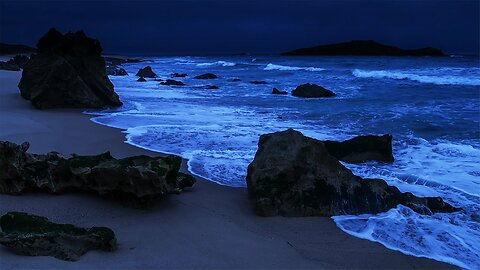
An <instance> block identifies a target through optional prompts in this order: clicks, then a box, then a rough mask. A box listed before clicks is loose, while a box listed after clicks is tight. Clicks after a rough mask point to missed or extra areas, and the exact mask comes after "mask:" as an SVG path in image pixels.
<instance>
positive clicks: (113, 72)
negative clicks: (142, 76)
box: [106, 66, 128, 76]
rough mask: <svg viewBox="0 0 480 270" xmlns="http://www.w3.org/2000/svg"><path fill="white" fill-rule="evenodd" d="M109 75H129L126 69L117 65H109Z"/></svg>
mask: <svg viewBox="0 0 480 270" xmlns="http://www.w3.org/2000/svg"><path fill="white" fill-rule="evenodd" d="M106 70H107V75H112V76H127V75H128V73H127V71H126V70H125V69H123V68H119V67H116V66H107V68H106Z"/></svg>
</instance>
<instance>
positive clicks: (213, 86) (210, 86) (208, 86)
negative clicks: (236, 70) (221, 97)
mask: <svg viewBox="0 0 480 270" xmlns="http://www.w3.org/2000/svg"><path fill="white" fill-rule="evenodd" d="M205 89H208V90H215V89H218V86H216V85H205Z"/></svg>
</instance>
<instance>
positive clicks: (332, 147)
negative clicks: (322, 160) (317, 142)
mask: <svg viewBox="0 0 480 270" xmlns="http://www.w3.org/2000/svg"><path fill="white" fill-rule="evenodd" d="M323 143H324V144H325V147H326V148H327V150H328V152H329V153H330V155H332V156H334V157H335V158H337V159H339V160H341V161H344V162H347V163H361V162H365V161H370V160H374V161H380V162H393V160H394V159H393V154H392V135H383V136H374V135H367V136H358V137H355V138H353V139H350V140H346V141H343V142H336V141H323Z"/></svg>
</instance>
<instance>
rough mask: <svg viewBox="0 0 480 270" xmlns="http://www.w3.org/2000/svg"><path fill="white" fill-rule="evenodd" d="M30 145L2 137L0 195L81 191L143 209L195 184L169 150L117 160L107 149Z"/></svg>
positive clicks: (180, 160) (179, 160)
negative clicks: (72, 151) (77, 151)
mask: <svg viewBox="0 0 480 270" xmlns="http://www.w3.org/2000/svg"><path fill="white" fill-rule="evenodd" d="M28 146H29V145H28V144H22V145H16V144H14V143H11V142H0V193H1V194H13V195H19V194H22V193H25V192H30V191H32V192H36V191H38V192H48V193H54V194H61V193H66V192H71V191H84V192H90V193H96V194H98V195H100V196H103V197H107V198H111V199H114V200H117V201H120V202H121V203H123V204H126V205H129V206H133V207H139V208H145V207H148V206H150V205H151V204H152V203H153V202H154V201H155V200H156V199H157V198H163V197H166V196H168V195H169V194H172V193H179V192H180V191H181V190H183V189H184V188H186V187H190V186H192V185H193V184H194V183H195V178H193V177H192V176H189V175H185V174H182V173H179V169H180V164H181V162H182V159H181V158H180V157H177V156H173V155H169V156H165V157H155V158H153V157H148V156H133V157H128V158H124V159H115V158H113V157H112V156H111V155H110V153H109V152H106V153H103V154H100V155H97V156H77V155H75V156H72V157H70V158H68V159H65V158H63V157H61V156H59V155H58V154H57V153H53V152H52V153H48V154H41V155H37V154H30V153H27V152H26V150H27V149H28Z"/></svg>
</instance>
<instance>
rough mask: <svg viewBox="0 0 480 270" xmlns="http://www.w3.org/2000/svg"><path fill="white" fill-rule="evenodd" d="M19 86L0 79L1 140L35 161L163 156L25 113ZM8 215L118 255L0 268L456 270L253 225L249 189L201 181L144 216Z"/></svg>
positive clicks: (16, 203)
mask: <svg viewBox="0 0 480 270" xmlns="http://www.w3.org/2000/svg"><path fill="white" fill-rule="evenodd" d="M20 77H21V72H9V71H0V140H9V141H13V142H16V143H21V142H23V141H29V142H30V145H31V147H30V150H29V151H30V152H32V153H43V152H48V151H57V152H59V153H61V154H62V155H65V156H68V155H69V154H71V153H77V154H82V155H83V154H98V153H100V152H103V151H111V153H112V155H113V156H115V157H126V156H131V155H138V154H147V155H161V154H160V153H154V152H150V151H146V150H143V149H139V148H136V147H133V146H131V145H128V144H125V143H124V140H125V138H124V134H122V133H121V131H120V130H118V129H113V128H109V127H104V126H100V125H97V124H94V123H93V122H91V121H90V120H89V118H90V116H88V115H84V114H82V113H81V110H47V111H39V110H36V109H34V108H32V106H31V105H30V102H28V101H25V100H23V99H22V98H21V97H20V95H19V92H18V89H17V86H16V85H17V84H18V81H19V80H20ZM8 211H26V212H29V213H33V214H38V215H42V216H46V217H48V218H50V219H51V220H53V221H55V222H61V223H72V224H75V225H77V226H84V227H90V226H108V227H110V228H112V229H113V230H114V231H115V233H116V235H117V239H118V250H116V251H115V252H111V253H108V252H98V251H91V252H89V253H87V254H86V255H84V256H83V257H82V258H81V259H80V260H79V261H77V262H65V261H61V260H58V259H55V258H51V257H27V256H17V255H15V254H13V253H11V252H10V251H9V250H8V249H7V248H5V247H3V246H2V247H0V269H171V268H196V269H199V268H201V269H232V268H236V269H246V268H259V269H265V268H281V269H302V268H313V269H323V268H328V269H331V268H342V269H344V268H368V269H372V268H373V269H379V268H382V269H385V268H388V269H391V268H414V269H441V268H454V267H453V266H450V265H448V264H444V263H440V262H436V261H434V260H430V259H425V258H417V257H413V256H407V255H404V254H402V253H400V252H398V251H392V250H389V249H387V248H385V247H384V246H382V245H381V244H378V243H374V242H370V241H367V240H362V239H358V238H354V237H352V236H350V235H348V234H346V233H344V232H342V231H341V230H340V229H338V228H337V227H336V226H335V224H334V222H333V221H332V220H331V219H330V218H324V217H309V218H283V217H271V218H262V217H257V216H256V215H255V214H254V213H253V211H252V209H251V207H250V204H249V202H248V198H247V192H246V189H244V188H230V187H224V186H220V185H217V184H214V183H211V182H209V181H207V180H203V179H200V178H199V179H198V182H197V184H196V185H195V186H194V188H193V189H191V190H188V191H186V192H184V193H182V194H181V195H178V196H177V195H173V196H170V197H169V198H168V199H166V200H162V201H159V202H158V203H157V204H156V205H155V206H154V207H153V208H152V209H149V210H138V209H131V208H126V207H124V206H121V205H119V204H118V203H115V202H112V201H108V200H105V199H102V198H99V197H97V196H94V195H84V194H66V195H46V194H27V195H21V196H9V195H0V214H1V215H3V214H5V213H6V212H8Z"/></svg>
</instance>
